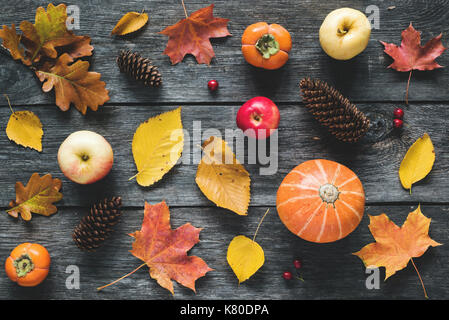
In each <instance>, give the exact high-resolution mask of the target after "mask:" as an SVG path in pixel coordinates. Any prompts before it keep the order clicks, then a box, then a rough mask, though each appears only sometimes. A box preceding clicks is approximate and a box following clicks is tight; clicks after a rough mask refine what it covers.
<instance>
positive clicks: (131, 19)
mask: <svg viewBox="0 0 449 320" xmlns="http://www.w3.org/2000/svg"><path fill="white" fill-rule="evenodd" d="M147 22H148V15H147V14H146V13H138V12H128V13H127V14H125V15H124V16H123V17H122V18H121V19H120V20H119V21H118V22H117V24H116V25H115V27H114V29H112V32H111V34H116V35H119V36H123V35H125V34H128V33H132V32H135V31H137V30H139V29H140V28H142V27H143V26H144V25H145V24H146V23H147Z"/></svg>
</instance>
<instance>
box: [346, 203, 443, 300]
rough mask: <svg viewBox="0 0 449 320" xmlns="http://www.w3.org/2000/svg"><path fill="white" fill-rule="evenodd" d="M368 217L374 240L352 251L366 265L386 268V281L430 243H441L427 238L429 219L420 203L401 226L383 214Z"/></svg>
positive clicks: (419, 255)
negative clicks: (358, 249) (356, 250)
mask: <svg viewBox="0 0 449 320" xmlns="http://www.w3.org/2000/svg"><path fill="white" fill-rule="evenodd" d="M369 218H370V224H369V229H370V231H371V234H372V235H373V237H374V239H375V240H376V242H373V243H370V244H368V245H366V246H365V247H363V248H362V249H361V250H360V251H358V252H356V253H353V254H354V255H356V256H358V257H359V258H360V259H362V261H363V263H364V264H365V266H366V267H369V266H377V267H385V280H386V279H388V278H389V277H391V276H392V275H394V274H395V273H396V271H399V270H402V269H404V268H405V267H406V266H407V264H408V262H409V261H410V260H411V261H412V263H413V258H418V257H421V256H422V255H423V254H424V252H426V250H427V249H428V248H429V246H432V247H436V246H439V245H441V243H438V242H436V241H434V240H432V239H431V238H430V237H429V226H430V221H431V219H429V218H427V217H426V216H424V215H423V214H422V212H421V208H420V207H419V206H418V208H417V209H416V210H415V211H413V212H410V213H409V215H408V217H407V220H406V221H405V222H404V224H403V225H402V227H398V226H397V225H396V224H395V223H394V222H393V221H391V220H390V219H389V218H388V216H387V215H386V214H384V213H383V214H381V215H379V216H369ZM413 264H414V263H413ZM415 269H416V266H415ZM416 271H418V270H417V269H416ZM418 275H419V273H418ZM423 288H424V285H423ZM424 292H425V290H424Z"/></svg>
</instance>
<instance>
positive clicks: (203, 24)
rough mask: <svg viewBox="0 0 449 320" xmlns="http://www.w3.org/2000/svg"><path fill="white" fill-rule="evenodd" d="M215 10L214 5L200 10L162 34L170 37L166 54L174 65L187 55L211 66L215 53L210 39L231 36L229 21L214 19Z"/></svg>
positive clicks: (166, 29)
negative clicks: (228, 26)
mask: <svg viewBox="0 0 449 320" xmlns="http://www.w3.org/2000/svg"><path fill="white" fill-rule="evenodd" d="M213 8H214V5H213V4H212V5H210V6H208V7H205V8H202V9H199V10H198V11H195V12H194V13H192V14H191V15H190V16H189V17H186V18H185V19H182V20H180V21H178V22H177V23H176V24H174V25H172V26H169V27H167V28H165V29H164V30H163V31H161V32H160V33H161V34H163V35H166V36H168V37H169V39H168V43H167V47H166V48H165V51H164V54H166V55H168V56H169V57H170V61H171V63H172V64H177V63H179V62H181V61H182V60H183V59H184V56H185V55H186V54H192V55H194V56H195V58H196V61H197V62H198V63H205V64H210V61H211V59H212V58H213V57H214V56H215V53H214V49H213V48H212V45H211V43H210V40H209V39H210V38H222V37H226V36H230V35H231V34H230V33H229V31H228V28H227V24H228V22H229V19H223V18H216V17H214V16H213Z"/></svg>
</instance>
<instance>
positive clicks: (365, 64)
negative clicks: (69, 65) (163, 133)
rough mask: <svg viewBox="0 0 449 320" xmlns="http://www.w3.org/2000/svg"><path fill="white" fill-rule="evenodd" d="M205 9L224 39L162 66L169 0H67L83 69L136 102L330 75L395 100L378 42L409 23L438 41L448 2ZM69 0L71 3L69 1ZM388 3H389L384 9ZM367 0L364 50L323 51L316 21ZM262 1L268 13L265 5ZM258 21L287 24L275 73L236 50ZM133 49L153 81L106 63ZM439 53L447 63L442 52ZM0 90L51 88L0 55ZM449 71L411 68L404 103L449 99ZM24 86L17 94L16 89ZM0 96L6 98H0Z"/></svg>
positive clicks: (29, 11)
mask: <svg viewBox="0 0 449 320" xmlns="http://www.w3.org/2000/svg"><path fill="white" fill-rule="evenodd" d="M214 3H215V9H214V13H215V14H216V15H217V16H219V17H224V18H230V19H231V22H230V23H229V30H230V32H231V33H232V35H233V36H232V37H227V38H224V39H215V40H213V41H212V44H213V48H214V51H215V54H216V58H214V60H213V63H212V64H211V66H206V65H197V63H196V62H195V60H194V58H193V57H191V56H189V57H186V58H185V59H184V61H183V62H182V63H179V64H178V65H176V66H171V65H170V61H169V58H168V57H167V56H165V55H163V54H162V51H163V49H164V48H165V45H166V43H167V39H168V38H167V37H165V36H163V35H161V34H159V33H158V32H160V31H162V30H163V29H164V28H165V27H167V26H169V25H172V24H174V23H176V22H177V21H178V20H180V19H182V18H183V17H184V12H183V9H182V6H181V4H180V1H178V0H152V1H146V2H142V1H135V0H133V1H126V2H116V1H110V0H79V1H76V2H73V4H75V5H78V7H79V9H80V30H77V31H76V32H77V34H87V35H89V36H91V37H92V44H93V45H94V47H95V54H94V56H93V57H92V58H90V59H89V60H90V61H91V62H92V69H93V70H95V71H97V72H100V73H101V74H102V79H103V80H104V81H105V82H106V84H107V86H106V87H107V88H108V89H109V90H110V96H111V103H142V102H151V103H158V102H177V101H179V102H181V101H183V102H204V101H209V102H219V101H220V102H226V101H246V100H247V99H249V98H251V97H253V96H256V95H264V96H267V97H269V98H272V99H274V101H276V102H281V101H284V102H288V101H290V102H296V101H300V98H299V96H298V95H297V94H296V91H297V90H296V89H297V86H298V83H299V81H300V79H301V78H302V77H305V76H311V77H316V78H321V79H323V80H326V81H329V82H330V83H332V84H333V85H335V86H336V87H338V88H339V89H341V91H342V92H343V93H344V94H345V95H348V96H349V97H350V98H351V99H353V100H355V101H404V98H405V87H406V82H407V77H408V73H407V72H397V71H394V70H391V69H387V66H388V65H389V64H390V63H391V62H392V60H391V58H390V57H388V56H387V55H386V54H385V53H383V46H382V45H381V44H380V43H379V40H383V41H386V42H394V43H396V44H400V41H401V31H402V30H403V29H405V28H406V27H407V26H408V25H409V23H410V22H411V21H413V25H414V27H415V28H416V29H417V30H421V31H423V34H422V37H423V41H427V40H429V39H430V38H432V37H434V36H436V35H438V34H439V33H440V32H443V34H444V36H443V43H444V44H445V45H446V46H447V41H448V39H447V38H446V37H447V34H448V31H449V25H448V24H447V23H446V22H447V20H448V19H449V1H448V0H440V1H411V0H406V1H394V2H392V1H386V2H385V1H380V0H364V1H360V0H358V1H354V0H346V1H324V2H323V1H315V0H306V1H292V0H280V1H276V4H275V5H273V4H272V2H271V1H267V0H261V1H235V0H234V1H229V0H217V1H214ZM68 4H72V3H68ZM393 4H394V5H395V6H396V8H395V9H394V10H388V7H390V6H391V5H393ZM38 5H45V6H46V5H47V2H46V1H36V0H25V1H20V2H18V3H15V4H14V6H4V7H3V8H2V12H1V13H0V22H1V23H2V24H7V25H8V26H10V25H11V24H12V23H15V24H16V25H18V24H19V23H20V21H22V20H25V19H27V20H30V21H34V12H35V8H36V7H37V6H38ZM206 5H208V2H207V1H198V0H192V1H187V3H186V6H187V9H188V12H189V13H192V12H193V11H195V10H198V9H200V8H202V7H204V6H206ZM369 5H377V6H378V8H379V10H380V11H379V17H380V29H378V30H376V29H374V30H373V31H372V35H371V39H370V42H369V45H368V47H367V49H366V50H365V51H364V52H363V53H362V54H361V55H359V56H358V57H356V58H355V59H352V60H350V61H346V62H341V61H335V60H333V59H331V58H329V57H328V56H327V55H326V54H325V53H324V52H323V51H322V49H321V47H320V44H319V41H318V30H319V27H320V25H321V23H322V21H323V19H324V18H325V16H326V15H327V13H329V12H330V11H332V10H333V9H336V8H339V7H344V6H349V7H353V8H356V9H359V10H361V11H365V10H366V8H367V7H368V6H369ZM268 7H269V8H270V10H269V12H267V9H266V8H268ZM142 9H145V10H146V12H148V13H149V16H150V19H149V23H148V25H147V26H146V27H145V28H143V30H141V31H139V32H138V33H137V34H135V35H133V36H131V37H126V38H119V37H113V36H110V32H111V30H112V28H113V27H114V25H115V24H116V22H117V21H118V20H119V19H120V17H121V16H122V15H123V14H124V13H125V12H127V11H139V12H140V11H141V10H142ZM260 20H267V21H268V22H270V23H279V24H281V25H283V26H284V27H286V28H287V29H288V30H289V31H290V33H291V35H292V39H293V49H292V51H291V53H290V59H289V61H288V63H287V64H286V65H285V66H284V67H283V68H281V69H280V70H277V71H273V72H270V71H264V70H261V69H257V68H254V67H252V66H250V65H249V64H247V63H246V62H245V60H244V59H243V57H242V54H241V50H240V37H241V35H242V33H243V31H244V29H245V27H246V26H247V25H248V24H250V23H255V22H257V21H260ZM123 48H128V49H131V50H136V51H138V52H140V53H141V54H142V55H144V56H147V57H149V58H151V59H152V60H153V61H154V63H155V64H156V65H158V66H159V67H160V70H161V72H162V75H163V79H164V84H163V86H162V88H160V89H152V88H146V87H143V86H141V85H138V84H136V83H135V82H134V81H132V80H130V79H128V78H127V77H126V76H124V75H123V74H120V72H119V70H118V67H117V66H116V64H115V59H116V56H117V54H118V51H119V50H120V49H123ZM438 61H439V63H440V64H441V65H449V54H447V53H445V54H443V55H442V56H441V57H440V58H438ZM0 65H1V66H2V68H0V90H1V92H6V93H8V94H9V95H10V97H11V99H12V100H13V101H15V103H21V104H27V105H30V104H42V103H54V95H53V93H50V94H45V93H43V92H42V90H41V89H40V83H39V81H38V80H37V79H36V77H35V76H34V75H33V74H32V73H31V72H29V71H27V70H26V67H25V66H22V65H21V64H19V63H16V62H13V61H11V59H10V58H9V57H6V56H3V55H0ZM210 79H217V80H218V81H219V82H220V86H221V89H220V90H219V92H217V94H215V95H210V93H209V92H208V90H207V81H208V80H210ZM448 83H449V75H448V73H447V71H446V70H445V69H441V70H435V71H426V72H414V74H413V78H412V83H411V87H410V97H409V98H410V101H441V100H444V101H449V91H448V90H447V89H448ZM24 93H26V94H24ZM0 104H2V105H6V103H5V102H3V101H0Z"/></svg>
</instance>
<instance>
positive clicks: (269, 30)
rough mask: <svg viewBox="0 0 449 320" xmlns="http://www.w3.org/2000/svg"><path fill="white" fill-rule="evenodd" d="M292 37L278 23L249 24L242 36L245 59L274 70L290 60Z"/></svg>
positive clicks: (254, 64) (250, 62)
mask: <svg viewBox="0 0 449 320" xmlns="http://www.w3.org/2000/svg"><path fill="white" fill-rule="evenodd" d="M291 48H292V38H291V36H290V33H288V31H287V30H286V29H285V28H284V27H282V26H280V25H278V24H270V25H268V24H267V23H266V22H258V23H254V24H252V25H250V26H248V27H247V28H246V29H245V32H244V33H243V36H242V53H243V56H244V57H245V60H246V61H247V62H248V63H249V64H252V65H253V66H255V67H259V68H264V69H269V70H274V69H279V68H280V67H282V66H283V65H284V64H285V63H286V62H287V60H288V53H289V51H290V50H291Z"/></svg>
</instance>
